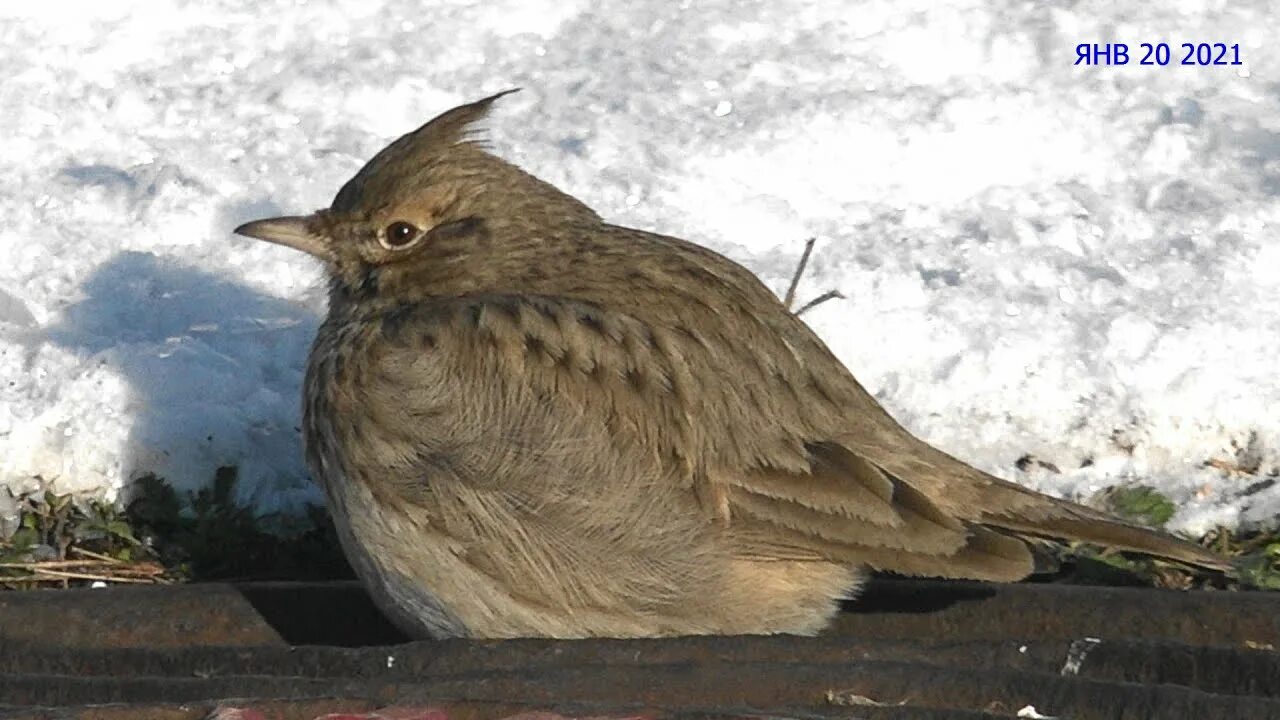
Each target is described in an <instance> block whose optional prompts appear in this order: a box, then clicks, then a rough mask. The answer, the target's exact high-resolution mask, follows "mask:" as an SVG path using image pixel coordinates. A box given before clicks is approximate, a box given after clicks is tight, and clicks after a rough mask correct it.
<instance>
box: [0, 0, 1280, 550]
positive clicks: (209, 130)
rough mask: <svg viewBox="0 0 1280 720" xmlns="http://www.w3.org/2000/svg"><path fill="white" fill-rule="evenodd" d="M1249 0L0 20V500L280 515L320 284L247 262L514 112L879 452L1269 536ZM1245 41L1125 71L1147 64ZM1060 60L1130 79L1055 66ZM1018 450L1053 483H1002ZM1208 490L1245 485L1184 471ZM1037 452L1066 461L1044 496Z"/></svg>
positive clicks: (50, 10)
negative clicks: (266, 234) (809, 344)
mask: <svg viewBox="0 0 1280 720" xmlns="http://www.w3.org/2000/svg"><path fill="white" fill-rule="evenodd" d="M1274 20H1275V12H1274V10H1273V9H1272V7H1271V3H1270V2H1269V0H1241V1H1239V2H1231V3H1226V2H1222V1H1220V0H1183V1H1181V2H1177V3H1172V4H1168V5H1167V6H1163V7H1150V6H1148V5H1147V4H1145V3H1136V2H1114V1H1106V2H1104V1H1102V0H1081V1H1080V2H1076V3H1071V4H1068V5H1061V4H1049V3H1026V2H1013V1H1012V0H995V1H994V2H993V1H992V0H958V1H957V2H952V3H948V4H946V5H945V6H941V5H940V4H936V3H933V2H924V1H923V0H909V1H906V2H904V1H902V0H894V1H893V2H889V1H888V0H883V1H876V0H871V1H869V2H865V3H858V4H856V5H846V4H843V3H827V2H816V1H815V2H805V1H803V0H785V1H780V2H756V3H750V2H748V3H743V2H738V1H737V0H711V1H708V2H699V3H696V4H695V3H691V2H683V3H680V4H675V3H669V2H655V1H653V0H628V1H626V2H619V1H617V0H611V1H606V2H600V3H586V2H581V1H579V2H561V1H559V0H557V1H556V2H549V1H548V0H541V1H540V2H529V3H523V2H515V1H514V0H509V1H507V2H479V1H478V0H475V1H472V0H449V1H447V2H437V3H433V4H431V5H430V6H428V7H424V6H421V5H420V4H419V3H415V2H408V1H395V0H382V1H379V2H372V1H368V0H343V1H334V2H326V3H307V2H303V1H301V0H298V1H292V0H291V1H285V0H276V1H263V2H252V3H251V2H247V1H236V0H222V1H221V2H195V1H194V0H192V1H186V0H147V1H146V2H144V1H143V0H134V1H133V2H125V1H123V0H121V1H120V2H114V3H101V2H87V1H86V2H68V1H65V0H63V1H57V0H55V1H53V2H46V3H6V4H4V5H3V6H2V7H0V67H3V68H4V70H5V78H6V79H5V80H4V82H3V83H2V84H0V106H2V107H4V108H5V112H4V113H2V114H0V135H2V137H3V141H2V142H3V148H4V151H3V152H2V153H0V192H2V193H3V197H4V198H5V200H4V202H3V208H4V214H3V216H2V217H3V223H0V484H3V485H7V486H8V487H9V488H10V489H11V490H13V491H15V492H19V491H23V490H30V489H33V488H36V487H51V488H53V489H55V490H57V491H59V492H73V493H77V494H81V495H94V496H101V497H106V498H120V497H123V496H124V492H125V491H126V489H127V487H128V486H129V481H130V480H131V479H132V478H135V477H137V476H138V475H140V474H142V473H146V472H154V473H157V474H159V475H162V476H164V477H165V478H167V479H169V480H170V481H171V482H173V483H174V484H175V485H177V486H178V487H180V488H183V489H191V488H195V487H198V486H200V485H203V484H204V483H207V482H208V481H209V480H210V479H211V478H212V476H213V471H214V469H215V468H216V467H218V466H219V465H236V466H238V467H239V468H240V476H241V478H242V483H241V492H242V494H243V495H244V499H246V500H248V501H252V502H254V503H255V504H256V505H257V506H258V507H260V508H261V509H262V510H264V511H269V510H277V509H281V510H285V511H296V510H297V509H299V507H300V506H301V505H302V504H303V503H306V502H317V501H319V500H320V494H319V493H318V492H317V491H316V490H315V488H314V487H313V486H312V485H311V484H310V483H309V481H308V479H307V475H306V470H305V468H304V467H303V465H302V462H301V460H300V446H299V438H298V430H297V425H298V399H297V396H298V392H299V385H300V381H301V368H302V363H303V359H304V357H305V355H306V352H307V347H308V343H309V342H310V338H311V336H312V334H313V332H314V330H315V327H316V324H317V322H318V318H319V316H320V315H321V313H322V312H323V300H324V295H323V289H322V280H321V277H320V275H319V273H318V269H317V267H316V266H315V265H314V264H313V263H312V261H310V260H308V259H307V258H305V257H303V256H301V255H300V254H298V253H294V252H291V251H289V250H287V249H284V248H278V247H273V246H268V245H266V244H262V243H255V242H253V241H250V240H247V239H243V238H239V237H235V236H233V235H232V234H231V232H230V231H231V228H233V227H234V226H235V225H236V224H238V223H239V222H242V221H245V220H249V219H255V218H258V217H264V216H268V215H272V214H284V213H295V212H305V211H310V210H312V209H314V208H317V207H322V206H325V205H327V204H328V203H329V201H330V199H331V198H332V195H333V193H334V192H336V190H337V188H338V187H339V186H340V185H341V183H342V182H343V181H344V180H345V179H346V178H347V177H349V176H350V175H351V174H352V173H353V172H354V171H355V170H356V169H357V168H359V167H360V165H361V164H362V163H363V162H364V161H365V160H366V159H367V158H368V157H370V156H371V155H372V154H373V153H374V152H376V151H377V149H379V148H380V147H381V146H382V145H383V144H385V143H386V142H387V141H388V140H390V139H392V138H394V137H395V136H397V135H398V134H400V133H402V132H405V131H407V130H409V129H411V128H413V127H415V126H416V125H417V124H419V123H421V122H422V121H424V120H425V119H427V118H429V117H431V116H433V115H434V114H436V113H438V112H440V111H442V110H445V109H447V108H448V107H450V106H452V105H455V104H458V103H460V102H464V101H467V100H472V99H476V98H479V97H482V96H484V95H486V94H489V93H492V92H495V91H497V90H501V89H505V88H508V87H514V86H519V87H523V88H524V90H523V92H521V93H518V94H516V95H514V96H512V97H510V98H508V99H505V100H503V101H502V102H501V104H500V107H499V108H498V111H497V112H496V113H495V117H494V118H493V120H492V122H491V127H492V132H491V136H492V139H493V141H494V144H495V146H496V148H497V150H498V151H499V153H500V154H502V155H504V156H505V157H507V158H509V159H512V160H514V161H516V162H518V163H520V164H521V165H523V166H524V167H526V168H528V169H529V170H531V171H532V172H534V173H535V174H537V175H539V176H541V177H543V178H545V179H547V180H549V181H551V182H553V183H555V184H557V185H559V186H560V187H562V188H564V189H565V190H567V191H569V192H571V193H573V194H575V195H577V196H579V197H581V198H583V199H584V200H585V201H587V202H588V203H589V204H591V205H592V206H593V207H595V208H596V209H598V210H599V211H600V212H601V213H602V214H603V215H604V216H605V217H606V218H608V219H610V220H612V221H614V222H617V223H621V224H626V225H632V226H637V227H643V228H647V229H652V230H656V231H659V232H664V233H669V234H674V235H679V236H683V237H688V238H691V239H694V240H697V241H700V242H703V243H705V244H707V245H709V246H711V247H713V248H715V249H717V250H720V251H722V252H724V253H726V254H728V255H729V256H730V257H733V258H734V259H736V260H738V261H740V262H742V263H744V264H745V265H747V266H748V267H750V268H751V269H752V270H754V271H756V272H757V273H759V274H760V275H761V276H762V277H763V278H764V279H765V280H766V281H767V282H768V283H769V284H770V285H771V286H772V287H774V288H775V289H776V290H777V291H778V292H779V293H781V292H782V291H783V290H784V289H785V287H786V284H787V280H788V279H789V276H790V273H791V270H792V268H793V266H794V263H795V262H796V259H797V258H798V256H799V254H800V251H801V249H802V247H803V241H804V239H805V238H807V237H817V238H818V240H819V242H818V245H817V248H816V250H815V252H814V257H813V261H812V263H811V266H810V272H809V273H808V274H807V275H806V277H805V279H804V281H803V282H802V284H801V292H800V300H801V301H804V300H807V299H808V298H811V297H814V296H816V295H818V294H820V293H822V292H824V291H825V290H828V289H832V288H835V289H839V290H840V291H841V292H842V293H843V294H844V295H845V299H843V300H835V301H831V302H828V303H826V304H824V305H821V306H819V307H818V308H816V309H814V310H812V311H811V312H810V313H808V314H806V315H805V318H806V319H807V320H808V321H809V322H811V323H812V324H813V326H814V327H815V328H816V329H817V330H818V331H819V332H820V333H821V334H822V336H823V337H824V338H825V339H826V340H827V341H828V342H829V343H830V345H831V346H832V348H833V349H834V350H835V351H836V352H837V353H838V354H839V355H840V357H841V358H842V359H843V360H844V361H845V362H847V363H848V365H849V366H850V368H852V369H853V370H854V371H855V373H856V374H857V376H858V377H859V378H860V379H861V380H862V382H863V383H864V385H866V386H867V387H868V388H869V389H870V390H871V391H873V392H874V393H875V394H876V396H877V397H878V398H879V399H880V400H881V401H882V402H884V403H885V405H886V406H887V407H888V408H889V409H890V410H891V411H892V412H893V413H894V414H895V416H897V417H898V418H899V419H900V420H901V421H902V422H903V423H904V424H905V425H907V426H908V427H909V428H911V429H912V430H913V431H915V432H917V433H918V434H920V435H922V436H923V437H925V438H926V439H928V440H930V441H932V442H934V443H935V444H937V445H939V446H941V447H943V448H944V449H946V450H948V451H950V452H952V453H953V454H956V455H959V456H960V457H963V458H965V459H967V460H969V461H971V462H973V463H975V464H977V465H978V466H980V467H982V468H984V469H987V470H989V471H992V472H995V473H997V474H999V475H1002V476H1005V477H1009V478H1013V479H1016V480H1018V481H1020V482H1023V483H1026V484H1028V485H1030V486H1032V487H1035V488H1037V489H1040V490H1043V491H1046V492H1050V493H1054V494H1058V495H1062V496H1067V497H1072V498H1077V499H1085V498H1088V497H1090V496H1091V495H1092V494H1093V493H1095V492H1097V491H1098V490H1100V489H1102V488H1105V487H1108V486H1113V485H1117V484H1125V483H1138V482H1140V483H1145V484H1149V485H1153V486H1155V487H1157V488H1159V489H1160V490H1161V491H1162V492H1164V493H1166V494H1167V495H1168V496H1169V497H1170V498H1172V499H1173V500H1174V502H1175V503H1176V504H1177V505H1178V507H1179V512H1178V514H1177V515H1176V516H1175V518H1174V520H1173V522H1172V523H1171V526H1172V527H1174V528H1176V529H1180V530H1186V531H1190V532H1202V531H1204V530H1207V529H1208V528H1210V527H1212V526H1213V525H1215V524H1225V525H1228V526H1251V525H1257V524H1263V525H1270V526H1274V525H1275V524H1276V517H1277V515H1278V514H1280V483H1272V484H1270V485H1268V483H1267V482H1266V481H1267V479H1268V476H1270V477H1271V478H1274V477H1275V476H1276V474H1277V472H1278V470H1277V468H1280V413H1277V412H1276V411H1275V409H1276V408H1278V407H1280V380H1277V377H1278V376H1280V373H1277V368H1278V367H1280V362H1278V361H1277V358H1278V357H1280V240H1278V239H1277V236H1276V226H1275V223H1276V220H1277V217H1278V216H1280V204H1278V203H1277V198H1278V196H1280V94H1278V93H1277V92H1276V87H1277V80H1278V79H1280V73H1277V61H1278V59H1280V56H1278V52H1280V51H1277V49H1276V46H1275V44H1274V43H1272V42H1270V40H1271V37H1272V35H1273V32H1272V31H1273V30H1274V27H1275V22H1274ZM1160 41H1163V42H1167V43H1169V44H1170V46H1171V48H1172V50H1173V53H1172V55H1173V57H1174V60H1175V62H1176V61H1177V60H1178V59H1180V57H1181V55H1182V53H1181V51H1180V50H1179V45H1180V43H1182V42H1225V43H1229V44H1232V43H1239V45H1240V55H1241V58H1242V59H1243V60H1244V62H1245V65H1243V66H1240V67H1232V66H1226V67H1181V66H1176V65H1170V66H1167V67H1141V66H1138V65H1137V64H1136V63H1137V61H1138V59H1140V57H1141V55H1142V51H1141V50H1140V48H1139V43H1142V42H1160ZM1084 42H1125V43H1127V44H1128V45H1129V47H1130V64H1129V65H1127V66H1122V67H1083V66H1079V67H1078V66H1075V65H1073V63H1074V61H1075V57H1076V52H1075V46H1076V45H1077V44H1079V43H1084ZM1028 454H1029V455H1031V456H1033V457H1034V458H1036V459H1038V460H1040V461H1041V463H1030V464H1026V467H1027V470H1026V471H1025V472H1024V471H1020V470H1018V469H1017V468H1016V467H1015V461H1017V460H1018V459H1019V458H1021V457H1023V456H1026V455H1028ZM1210 460H1214V461H1217V462H1218V464H1219V465H1222V464H1224V463H1225V464H1230V463H1235V464H1236V465H1238V466H1240V467H1242V468H1244V470H1246V472H1230V471H1226V470H1223V469H1220V468H1217V467H1208V466H1206V464H1205V463H1206V462H1207V461H1210ZM1044 464H1051V465H1053V466H1055V467H1056V468H1058V469H1059V470H1060V472H1053V471H1051V470H1048V469H1045V467H1044Z"/></svg>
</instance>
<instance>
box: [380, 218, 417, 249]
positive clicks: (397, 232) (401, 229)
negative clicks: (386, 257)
mask: <svg viewBox="0 0 1280 720" xmlns="http://www.w3.org/2000/svg"><path fill="white" fill-rule="evenodd" d="M380 239H381V240H382V245H383V246H384V247H386V248H387V249H388V250H399V249H400V248H403V247H406V246H408V245H409V244H410V243H412V242H413V241H414V240H416V239H418V228H417V227H415V226H414V225H413V224H412V223H407V222H405V221H403V220H397V221H396V222H393V223H391V224H390V225H388V226H387V229H386V230H384V231H383V232H382V237H381V238H380Z"/></svg>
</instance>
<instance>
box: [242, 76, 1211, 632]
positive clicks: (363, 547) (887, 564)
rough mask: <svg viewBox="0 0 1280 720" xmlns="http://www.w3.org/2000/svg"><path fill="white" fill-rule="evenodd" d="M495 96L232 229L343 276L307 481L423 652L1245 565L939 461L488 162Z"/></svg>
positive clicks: (664, 248)
mask: <svg viewBox="0 0 1280 720" xmlns="http://www.w3.org/2000/svg"><path fill="white" fill-rule="evenodd" d="M504 94H505V93H504ZM497 97H500V95H495V96H493V97H490V98H487V99H484V100H481V101H479V102H475V103H472V104H469V105H463V106H462V107H458V108H455V109H453V110H450V111H449V112H446V113H444V114H443V115H441V116H439V117H437V118H436V119H434V120H432V121H431V122H429V123H427V124H426V125H424V126H423V127H421V128H420V129H418V130H416V131H414V132H412V133H409V134H408V135H405V136H404V137H402V138H400V139H399V140H396V141H395V142H394V143H392V144H391V145H390V146H388V147H387V148H386V149H384V150H382V151H381V152H380V153H378V154H377V156H375V157H374V158H373V159H372V160H371V161H370V162H369V163H368V164H367V165H365V166H364V168H363V169H361V170H360V172H359V173H357V174H356V176H355V177H354V178H352V179H351V180H350V181H349V182H348V183H347V184H346V185H344V186H343V187H342V189H341V190H340V191H339V192H338V194H337V197H335V198H334V200H333V204H332V206H331V207H330V208H329V209H327V210H320V211H318V212H316V213H314V214H312V215H308V216H304V217H284V218H274V219H268V220H259V221H256V222H251V223H248V224H245V225H243V226H241V227H239V228H237V229H236V232H238V233H240V234H242V235H247V236H250V237H254V238H259V239H261V240H267V241H270V242H275V243H280V244H283V245H288V246H290V247H294V248H297V249H300V250H303V251H305V252H308V253H310V254H312V255H314V256H315V257H317V258H319V259H320V260H321V261H322V262H323V263H324V264H325V267H326V268H327V270H328V273H329V276H330V281H331V282H330V294H329V314H328V318H327V319H326V320H325V322H324V324H323V325H322V326H321V328H320V331H319V335H318V336H317V338H316V341H315V345H314V346H313V348H312V350H311V356H310V360H309V362H308V365H307V377H306V388H305V394H304V403H303V405H304V407H303V413H304V427H305V431H304V432H305V442H306V456H307V462H308V463H309V465H310V467H311V470H312V472H313V473H314V475H315V477H316V478H317V479H318V480H319V481H320V482H321V483H323V485H324V488H325V491H326V493H327V495H328V499H329V505H330V509H331V510H332V512H333V515H334V519H335V521H336V523H337V527H338V530H339V534H340V537H341V539H342V544H343V548H344V549H345V551H346V553H347V555H348V557H349V558H350V559H351V561H352V565H353V566H354V567H355V568H356V571H357V572H358V573H359V575H360V577H361V579H362V580H363V581H364V583H365V584H366V585H367V586H368V587H369V589H370V590H371V591H372V593H373V596H374V598H375V599H376V600H377V602H378V603H379V605H380V606H381V607H382V609H383V610H384V611H385V612H386V613H387V614H388V615H389V616H390V617H391V618H392V619H393V620H394V621H395V622H397V624H399V625H400V626H401V627H402V628H404V629H405V630H406V631H408V632H409V633H411V634H413V635H416V636H423V635H431V636H473V637H512V636H553V637H583V636H617V637H634V636H655V635H678V634H693V633H776V632H790V633H804V634H811V633H815V632H818V631H819V630H821V629H822V628H823V627H824V626H825V625H826V624H827V622H828V621H829V620H830V619H831V617H832V615H833V613H834V612H835V611H836V609H837V606H838V601H839V600H840V599H841V598H846V597H849V596H851V594H853V593H854V592H855V590H856V588H857V586H858V584H859V581H860V579H861V578H862V577H863V576H864V574H865V573H866V571H867V570H868V569H875V570H888V571H893V572H897V573H902V574H907V575H933V576H941V577H951V578H977V579H983V580H1000V581H1013V580H1018V579H1020V578H1022V577H1024V576H1026V575H1027V574H1028V573H1029V572H1031V570H1032V556H1031V553H1030V551H1029V550H1028V548H1027V546H1026V544H1025V543H1024V542H1023V541H1022V540H1021V539H1019V537H1020V536H1039V537H1052V538H1068V539H1081V540H1088V541H1092V542H1097V543H1102V544H1104V545H1110V546H1114V547H1118V548H1124V549H1127V550H1137V551H1140V552H1145V553H1149V554H1152V555H1158V556H1163V557H1167V558H1173V559H1177V560H1182V561H1186V562H1190V563H1194V564H1200V565H1205V566H1210V567H1222V566H1223V563H1222V561H1221V560H1220V559H1219V558H1218V557H1216V556H1214V555H1212V554H1210V553H1208V552H1207V551H1205V550H1203V549H1201V548H1200V547H1198V546H1195V545H1193V544H1190V543H1187V542H1184V541H1181V540H1178V539H1175V538H1173V537H1171V536H1168V535H1165V534H1163V533H1159V532H1155V531H1152V530H1148V529H1145V528H1141V527H1136V526H1133V525H1129V524H1126V523H1124V522H1122V521H1120V520H1117V519H1115V518H1112V517H1109V516H1106V515H1104V514H1101V513H1099V512H1096V511H1094V510H1091V509H1088V508H1085V507H1082V506H1080V505H1076V504H1072V503H1069V502H1063V501H1061V500H1056V499H1053V498H1050V497H1047V496H1044V495H1041V494H1038V493H1035V492H1032V491H1030V490H1027V489H1024V488H1022V487H1019V486H1018V485H1015V484H1012V483H1009V482H1005V481H1003V480H1000V479H998V478H995V477H992V476H991V475H988V474H986V473H983V472H980V471H978V470H976V469H974V468H972V467H970V466H969V465H966V464H965V463H963V462H961V461H959V460H956V459H955V458H953V457H951V456H949V455H947V454H945V453H943V452H941V451H939V450H937V449H935V448H933V447H931V446H929V445H927V444H925V443H924V442H922V441H920V440H918V439H916V438H915V437H913V436H912V435H910V434H909V433H908V432H907V431H906V430H904V429H903V428H902V427H901V426H900V425H899V424H898V423H896V422H895V421H894V420H893V418H891V417H890V416H889V414H888V413H887V412H885V410H884V408H882V407H880V405H879V404H878V403H877V402H876V401H875V400H874V399H873V398H872V397H871V395H870V394H868V393H867V391H866V390H864V389H863V387H862V386H861V385H860V384H858V381H857V380H855V379H854V378H853V376H852V375H851V374H850V373H849V371H848V370H847V369H846V368H845V367H844V365H842V364H841V363H840V361H839V360H837V359H836V358H835V356H833V355H832V353H831V351H830V350H828V349H827V347H826V345H824V344H823V342H822V341H821V340H820V339H818V337H817V336H816V335H815V334H814V333H813V332H812V331H811V330H810V329H809V328H808V327H807V326H806V325H805V324H804V323H803V322H801V321H800V320H798V319H797V318H796V317H794V316H793V315H792V314H791V313H790V312H788V310H787V308H786V307H784V306H783V304H782V303H781V302H779V300H778V299H777V298H776V297H775V296H774V295H773V293H771V292H770V291H769V290H768V288H766V287H765V286H764V285H763V284H762V283H761V282H760V281H759V280H757V279H756V277H755V276H753V275H752V274H751V273H750V272H749V271H747V270H746V269H745V268H743V267H742V266H740V265H738V264H737V263H735V262H733V261H732V260H729V259H727V258H725V257H723V256H721V255H718V254H716V253H714V252H712V251H710V250H707V249H705V248H702V247H699V246H697V245H694V244H692V243H690V242H687V241H684V240H680V239H677V238H671V237H664V236H661V235H655V234H653V233H648V232H644V231H641V230H633V229H630V228H624V227H618V226H616V225H611V224H609V223H607V222H605V221H604V220H602V219H601V218H600V217H599V216H598V215H596V213H595V212H593V211H592V210H591V208H589V207H587V206H586V205H584V204H582V203H581V202H579V201H578V200H576V199H574V198H572V197H570V196H569V195H566V194H565V193H563V192H560V191H559V190H557V189H556V188H554V187H552V186H551V185H549V184H547V183H545V182H543V181H541V180H538V179H537V178H534V177H532V176H530V175H528V174H526V173H525V172H523V171H521V170H520V169H518V168H517V167H515V166H514V165H511V164H509V163H507V162H504V161H503V160H501V159H498V158H497V157H495V156H493V155H491V154H489V153H488V152H486V151H485V150H484V149H483V148H482V147H481V146H480V145H478V144H477V143H476V142H475V141H474V138H473V137H472V136H471V135H470V130H471V127H472V123H474V122H475V121H477V120H479V119H481V118H482V117H483V116H484V114H485V113H486V111H487V110H488V108H489V106H490V104H491V103H492V102H493V101H494V100H495V99H496V98H497Z"/></svg>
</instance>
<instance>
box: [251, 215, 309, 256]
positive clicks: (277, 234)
mask: <svg viewBox="0 0 1280 720" xmlns="http://www.w3.org/2000/svg"><path fill="white" fill-rule="evenodd" d="M318 225H319V223H317V222H316V216H315V215H297V216H289V217H278V218H267V219H265V220H254V221H253V222H247V223H245V224H243V225H241V226H240V227H238V228H236V229H235V233H236V234H237V235H243V236H245V237H251V238H254V239H255V240H265V241H267V242H271V243H275V244H277V245H285V246H287V247H291V248H293V249H295V250H301V251H302V252H305V253H308V254H310V255H314V256H316V257H318V258H320V259H321V260H325V261H332V260H333V251H332V250H330V249H329V239H328V238H327V237H325V236H324V235H322V234H319V233H317V232H315V231H314V228H316V227H317V226H318Z"/></svg>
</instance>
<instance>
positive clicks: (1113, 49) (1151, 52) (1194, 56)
mask: <svg viewBox="0 0 1280 720" xmlns="http://www.w3.org/2000/svg"><path fill="white" fill-rule="evenodd" d="M1175 47H1178V48H1179V50H1177V51H1174V50H1173V49H1171V48H1170V46H1169V44H1168V43H1162V42H1161V43H1141V44H1139V45H1138V47H1137V49H1136V50H1135V51H1133V52H1132V53H1130V46H1129V45H1128V44H1126V43H1080V44H1079V45H1076V61H1075V63H1073V64H1074V65H1129V64H1133V65H1243V64H1244V62H1243V61H1241V59H1240V43H1232V44H1230V45H1228V44H1227V43H1189V42H1185V43H1181V44H1180V45H1175ZM1179 56H1181V59H1180V60H1178V57H1179ZM1175 61H1176V62H1175Z"/></svg>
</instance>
